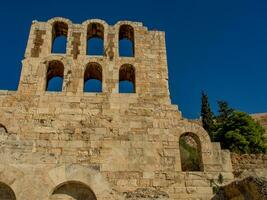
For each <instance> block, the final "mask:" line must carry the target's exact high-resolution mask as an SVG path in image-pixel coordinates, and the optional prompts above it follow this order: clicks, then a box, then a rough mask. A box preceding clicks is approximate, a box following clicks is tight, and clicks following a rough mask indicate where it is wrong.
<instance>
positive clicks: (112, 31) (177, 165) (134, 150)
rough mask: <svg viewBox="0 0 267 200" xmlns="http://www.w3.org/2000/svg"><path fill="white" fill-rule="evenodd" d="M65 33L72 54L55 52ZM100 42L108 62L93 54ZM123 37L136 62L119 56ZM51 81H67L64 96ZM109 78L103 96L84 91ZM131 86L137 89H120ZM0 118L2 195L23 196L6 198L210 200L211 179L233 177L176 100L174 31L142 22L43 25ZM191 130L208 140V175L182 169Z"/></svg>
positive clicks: (1, 103)
mask: <svg viewBox="0 0 267 200" xmlns="http://www.w3.org/2000/svg"><path fill="white" fill-rule="evenodd" d="M121 27H123V28H121ZM120 30H121V31H120ZM101 31H102V32H101ZM127 31H130V32H127ZM58 35H64V36H66V37H67V51H66V54H54V53H51V49H52V43H53V40H54V38H55V37H57V36H58ZM92 36H96V37H100V38H102V39H103V41H104V55H103V56H88V55H87V54H86V41H87V39H88V38H90V37H92ZM123 37H124V38H127V39H129V40H131V41H132V42H133V44H134V49H133V52H134V55H133V57H120V56H119V50H118V49H119V46H118V41H119V39H121V38H123ZM59 62H60V63H61V64H59ZM51 63H52V64H51ZM88 66H95V68H91V69H88V70H89V71H86V70H87V67H88ZM96 66H97V67H96ZM99 66H100V67H99ZM100 69H101V70H100ZM85 71H86V73H85ZM50 75H51V76H60V77H62V78H63V86H62V91H61V92H49V91H46V88H47V81H49V79H50V77H48V76H50ZM99 76H101V81H102V92H101V93H85V92H83V87H84V81H85V80H84V79H85V78H88V79H89V78H95V79H100V77H99ZM123 80H128V81H132V82H133V83H134V86H135V91H134V93H131V94H122V93H119V91H118V88H119V82H120V81H123ZM0 113H1V115H0V123H1V127H2V128H0V144H1V146H0V159H1V164H0V194H3V193H4V192H7V191H9V189H10V191H12V192H14V195H15V196H12V195H13V194H9V195H10V197H8V198H5V199H12V200H13V199H17V200H29V199H30V200H56V199H57V200H63V199H64V200H66V199H76V200H83V199H92V200H95V199H97V200H107V199H108V200H120V199H173V200H175V199H210V198H211V197H212V196H213V194H212V188H211V184H210V182H211V180H213V179H217V177H218V176H219V174H222V175H223V177H224V180H225V182H229V181H231V180H232V179H233V173H232V165H231V159H230V154H229V151H227V150H221V148H220V145H219V143H212V142H211V141H210V138H209V136H208V134H207V132H206V131H205V130H204V129H203V128H202V127H201V126H200V125H198V124H195V123H191V122H189V121H188V120H186V119H183V118H182V116H181V113H180V112H179V110H178V107H177V106H176V105H172V104H171V101H170V96H169V89H168V68H167V58H166V46H165V35H164V32H161V31H150V30H148V29H147V28H146V27H145V26H143V25H142V23H138V22H129V21H120V22H118V23H116V24H115V25H113V26H111V25H108V24H107V23H106V22H104V21H102V20H94V19H93V20H87V21H85V22H83V23H82V24H74V23H72V22H71V21H70V20H67V19H64V18H53V19H51V20H49V21H48V22H37V21H34V22H33V23H32V26H31V31H30V35H29V40H28V44H27V48H26V52H25V59H24V60H23V61H22V72H21V78H20V83H19V87H18V91H15V92H11V91H1V92H0ZM185 133H190V134H194V135H195V137H196V138H198V141H199V144H200V147H201V149H200V154H201V162H202V163H201V171H194V172H192V171H186V172H185V171H182V169H181V159H180V158H181V157H180V150H179V138H180V136H181V135H183V134H185ZM2 185H3V187H2ZM6 188H8V189H6ZM2 191H4V192H2ZM6 196H7V195H6Z"/></svg>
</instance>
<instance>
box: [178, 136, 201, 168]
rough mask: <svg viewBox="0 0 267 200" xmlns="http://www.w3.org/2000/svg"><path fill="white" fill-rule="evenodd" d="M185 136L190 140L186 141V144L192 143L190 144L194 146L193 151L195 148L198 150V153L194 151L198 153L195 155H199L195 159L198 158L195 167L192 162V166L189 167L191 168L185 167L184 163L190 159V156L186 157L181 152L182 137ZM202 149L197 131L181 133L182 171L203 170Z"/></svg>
mask: <svg viewBox="0 0 267 200" xmlns="http://www.w3.org/2000/svg"><path fill="white" fill-rule="evenodd" d="M183 137H184V138H185V139H187V140H188V141H186V142H185V144H190V143H191V145H189V146H191V147H193V148H192V149H191V151H192V150H193V149H195V150H196V151H197V153H196V152H194V153H196V154H197V155H195V156H197V157H195V158H196V159H195V160H197V161H198V163H194V166H193V168H194V169H193V168H192V164H191V167H189V168H190V169H183V163H184V162H186V160H188V158H184V157H183V156H182V154H181V148H182V146H181V145H182V143H181V138H183ZM189 146H188V145H187V147H189ZM201 149H202V147H201V142H200V139H199V137H198V136H197V135H196V134H195V133H192V132H185V133H183V134H181V135H180V137H179V150H180V160H181V168H182V171H203V162H202V150H201Z"/></svg>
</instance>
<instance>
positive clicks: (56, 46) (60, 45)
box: [51, 22, 68, 53]
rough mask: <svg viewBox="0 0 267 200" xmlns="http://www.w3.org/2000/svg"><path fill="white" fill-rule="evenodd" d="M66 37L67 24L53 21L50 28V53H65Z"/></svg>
mask: <svg viewBox="0 0 267 200" xmlns="http://www.w3.org/2000/svg"><path fill="white" fill-rule="evenodd" d="M67 38H68V24H66V23H65V22H55V23H54V24H53V28H52V49H51V53H66V49H67Z"/></svg>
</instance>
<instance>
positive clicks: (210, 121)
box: [201, 93, 267, 153]
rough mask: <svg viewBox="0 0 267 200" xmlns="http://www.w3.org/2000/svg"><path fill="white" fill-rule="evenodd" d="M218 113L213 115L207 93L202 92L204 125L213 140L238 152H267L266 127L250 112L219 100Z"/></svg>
mask: <svg viewBox="0 0 267 200" xmlns="http://www.w3.org/2000/svg"><path fill="white" fill-rule="evenodd" d="M218 107H219V109H218V115H217V116H213V114H212V111H211V109H210V107H209V104H208V98H207V95H206V94H204V93H202V107H201V116H202V123H203V127H204V129H205V130H207V132H208V133H209V135H210V136H211V140H212V141H216V142H220V143H221V146H222V148H226V149H229V150H230V151H233V152H236V153H267V142H266V138H264V133H265V129H264V128H263V127H262V126H261V125H260V124H259V123H258V122H256V121H255V120H254V119H253V118H252V117H251V116H250V115H249V114H247V113H245V112H241V111H237V110H235V109H233V108H230V107H229V106H228V103H227V102H226V101H218Z"/></svg>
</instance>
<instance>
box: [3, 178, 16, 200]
mask: <svg viewBox="0 0 267 200" xmlns="http://www.w3.org/2000/svg"><path fill="white" fill-rule="evenodd" d="M0 199H1V200H16V196H15V193H14V192H13V190H12V189H11V188H10V187H9V186H8V185H7V184H5V183H2V182H0Z"/></svg>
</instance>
